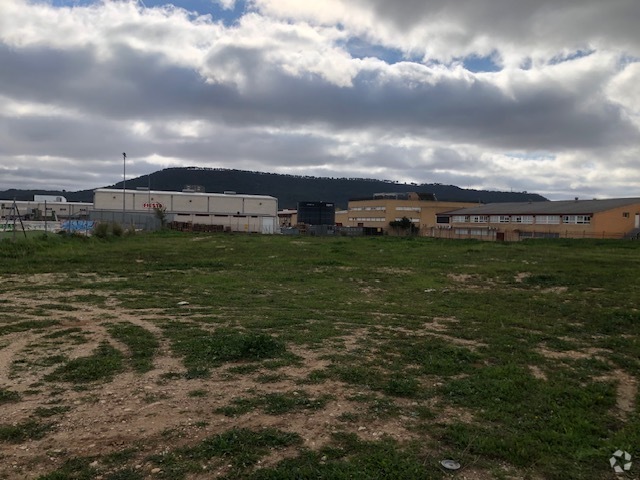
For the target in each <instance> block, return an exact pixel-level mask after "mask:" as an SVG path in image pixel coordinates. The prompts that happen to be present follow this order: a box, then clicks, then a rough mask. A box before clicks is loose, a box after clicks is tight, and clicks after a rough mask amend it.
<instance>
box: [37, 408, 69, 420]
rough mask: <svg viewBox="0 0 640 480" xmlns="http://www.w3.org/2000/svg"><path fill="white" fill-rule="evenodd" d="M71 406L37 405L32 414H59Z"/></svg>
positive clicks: (49, 415)
mask: <svg viewBox="0 0 640 480" xmlns="http://www.w3.org/2000/svg"><path fill="white" fill-rule="evenodd" d="M70 409H71V407H67V406H64V405H57V406H55V407H49V408H47V407H37V408H36V409H35V410H34V412H33V414H34V415H35V416H37V417H40V418H47V417H53V416H55V415H60V414H62V413H65V412H68V411H69V410H70Z"/></svg>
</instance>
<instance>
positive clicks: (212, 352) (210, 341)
mask: <svg viewBox="0 0 640 480" xmlns="http://www.w3.org/2000/svg"><path fill="white" fill-rule="evenodd" d="M164 329H165V333H166V335H167V336H168V337H169V338H170V339H171V341H172V345H173V349H174V351H175V352H176V353H178V354H179V355H182V356H183V357H184V363H185V366H186V367H187V368H188V370H189V376H191V377H201V376H208V374H209V370H210V368H214V367H219V366H221V365H222V364H224V363H225V362H242V361H260V360H264V359H271V358H274V357H281V356H284V355H285V354H286V346H285V344H284V343H283V342H282V341H280V340H278V339H277V338H274V337H272V336H271V335H268V334H265V333H254V332H243V331H239V330H231V329H222V328H220V329H217V330H216V331H215V332H208V331H206V330H204V329H202V328H200V327H198V326H196V325H188V324H187V325H185V324H184V323H178V322H172V323H168V324H166V325H164Z"/></svg>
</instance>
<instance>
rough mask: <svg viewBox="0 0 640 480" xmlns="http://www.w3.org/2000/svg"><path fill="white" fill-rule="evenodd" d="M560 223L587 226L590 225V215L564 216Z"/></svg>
mask: <svg viewBox="0 0 640 480" xmlns="http://www.w3.org/2000/svg"><path fill="white" fill-rule="evenodd" d="M562 223H567V224H571V225H589V224H590V223H591V215H564V216H563V217H562Z"/></svg>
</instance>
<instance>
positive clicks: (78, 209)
mask: <svg viewBox="0 0 640 480" xmlns="http://www.w3.org/2000/svg"><path fill="white" fill-rule="evenodd" d="M92 207H93V204H92V203H85V202H68V201H67V200H66V199H65V198H64V197H59V196H58V197H56V196H50V197H49V196H45V195H36V196H34V199H33V200H16V201H14V200H0V221H3V222H4V221H7V220H12V219H14V218H21V219H22V220H44V219H45V218H48V219H51V220H78V219H86V218H88V217H89V211H90V210H91V208H92Z"/></svg>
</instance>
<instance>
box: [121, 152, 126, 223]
mask: <svg viewBox="0 0 640 480" xmlns="http://www.w3.org/2000/svg"><path fill="white" fill-rule="evenodd" d="M126 188H127V154H126V153H124V152H122V225H123V226H124V215H125V209H126V207H125V200H126Z"/></svg>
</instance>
